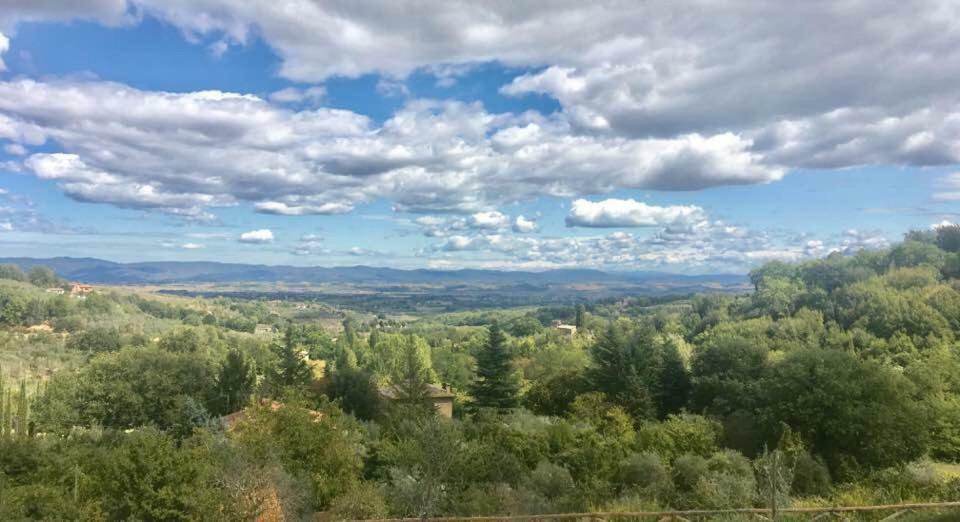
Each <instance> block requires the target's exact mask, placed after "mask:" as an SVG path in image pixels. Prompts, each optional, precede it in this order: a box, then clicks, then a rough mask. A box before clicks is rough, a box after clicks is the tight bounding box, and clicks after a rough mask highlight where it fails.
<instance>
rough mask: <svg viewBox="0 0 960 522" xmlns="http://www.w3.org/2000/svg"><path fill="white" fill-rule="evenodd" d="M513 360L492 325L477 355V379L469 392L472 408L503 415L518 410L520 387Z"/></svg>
mask: <svg viewBox="0 0 960 522" xmlns="http://www.w3.org/2000/svg"><path fill="white" fill-rule="evenodd" d="M512 359H513V358H512V356H511V354H510V352H509V351H508V349H507V343H506V338H505V337H504V335H503V333H502V332H501V331H500V327H499V326H498V325H497V323H496V322H494V323H493V324H491V325H490V327H489V328H488V330H487V343H486V344H485V345H484V347H483V348H482V349H481V350H480V352H479V353H478V354H477V378H476V381H474V383H473V386H472V387H471V389H470V393H471V395H472V396H473V402H472V403H471V404H472V406H473V407H474V408H492V409H496V410H498V411H506V410H509V409H512V408H515V407H517V405H518V395H519V384H518V383H517V381H516V378H515V376H514V369H513V364H512Z"/></svg>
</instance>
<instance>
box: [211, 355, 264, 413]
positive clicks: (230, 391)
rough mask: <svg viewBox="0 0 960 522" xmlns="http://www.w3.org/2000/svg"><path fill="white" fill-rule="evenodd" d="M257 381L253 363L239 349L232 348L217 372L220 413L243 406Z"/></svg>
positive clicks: (217, 395)
mask: <svg viewBox="0 0 960 522" xmlns="http://www.w3.org/2000/svg"><path fill="white" fill-rule="evenodd" d="M255 383H256V375H254V372H253V367H252V365H251V364H250V363H249V362H248V361H247V358H246V357H245V356H244V355H243V353H242V352H240V351H239V350H230V351H229V352H227V356H226V358H225V359H224V360H223V363H221V364H220V372H219V373H218V374H217V385H216V392H215V393H216V397H217V407H218V408H217V409H218V410H219V411H218V413H220V414H226V413H232V412H235V411H238V410H240V409H241V408H243V407H244V406H245V405H246V404H247V402H248V400H249V398H250V394H251V393H252V392H253V386H254V384H255Z"/></svg>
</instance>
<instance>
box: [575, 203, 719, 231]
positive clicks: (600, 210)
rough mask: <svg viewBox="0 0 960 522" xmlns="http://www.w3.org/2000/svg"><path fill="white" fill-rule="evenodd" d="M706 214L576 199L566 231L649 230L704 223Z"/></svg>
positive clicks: (697, 209)
mask: <svg viewBox="0 0 960 522" xmlns="http://www.w3.org/2000/svg"><path fill="white" fill-rule="evenodd" d="M705 218H706V214H705V213H704V212H703V209H702V208H700V207H697V206H694V205H676V206H668V207H658V206H654V205H647V204H646V203H643V202H641V201H636V200H633V199H613V198H611V199H605V200H603V201H597V202H593V201H588V200H586V199H578V200H576V201H574V202H573V205H572V206H571V207H570V213H569V214H568V215H567V218H566V223H567V226H568V227H597V228H613V227H652V226H664V225H684V224H692V223H697V222H700V221H703V220H704V219H705Z"/></svg>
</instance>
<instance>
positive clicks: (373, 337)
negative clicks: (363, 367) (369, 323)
mask: <svg viewBox="0 0 960 522" xmlns="http://www.w3.org/2000/svg"><path fill="white" fill-rule="evenodd" d="M378 341H380V329H379V328H377V327H376V326H374V327H373V329H372V330H370V336H369V337H367V346H368V347H370V349H371V350H376V349H377V342H378Z"/></svg>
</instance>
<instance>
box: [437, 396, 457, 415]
mask: <svg viewBox="0 0 960 522" xmlns="http://www.w3.org/2000/svg"><path fill="white" fill-rule="evenodd" d="M433 407H434V408H436V409H437V413H439V414H440V416H441V417H446V418H448V419H450V418H453V399H450V398H448V399H434V400H433Z"/></svg>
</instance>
